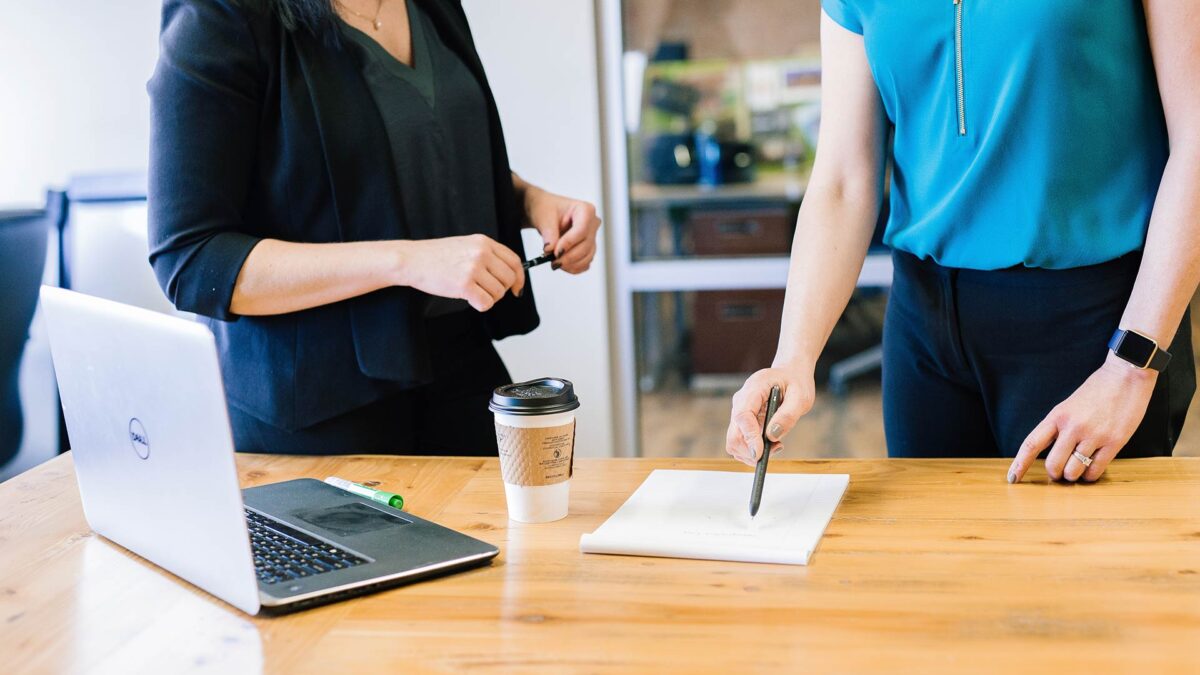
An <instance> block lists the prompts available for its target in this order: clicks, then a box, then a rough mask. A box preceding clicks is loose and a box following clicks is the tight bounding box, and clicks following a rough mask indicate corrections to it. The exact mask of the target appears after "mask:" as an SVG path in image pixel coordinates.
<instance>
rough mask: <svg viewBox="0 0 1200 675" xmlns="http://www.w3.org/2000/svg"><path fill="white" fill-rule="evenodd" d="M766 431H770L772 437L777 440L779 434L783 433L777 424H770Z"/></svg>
mask: <svg viewBox="0 0 1200 675" xmlns="http://www.w3.org/2000/svg"><path fill="white" fill-rule="evenodd" d="M768 431H769V432H770V434H771V437H772V438H774V439H775V440H779V435H780V434H782V433H783V427H781V426H779V425H778V424H772V425H771V428H770V429H769V430H768Z"/></svg>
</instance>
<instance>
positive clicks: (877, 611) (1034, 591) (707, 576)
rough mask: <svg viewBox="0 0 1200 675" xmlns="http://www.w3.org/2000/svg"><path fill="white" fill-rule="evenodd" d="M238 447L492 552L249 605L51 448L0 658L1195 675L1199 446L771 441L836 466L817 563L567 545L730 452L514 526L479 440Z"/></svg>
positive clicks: (25, 529)
mask: <svg viewBox="0 0 1200 675" xmlns="http://www.w3.org/2000/svg"><path fill="white" fill-rule="evenodd" d="M238 462H239V466H240V468H241V473H242V478H243V480H244V482H245V483H246V484H247V485H253V484H260V483H265V482H273V481H280V480H285V479H290V478H295V477H301V476H315V477H324V476H326V475H329V474H337V475H341V476H344V477H347V478H351V479H355V480H379V481H382V482H383V483H384V484H386V485H387V486H389V487H391V488H394V489H396V490H397V491H399V492H401V493H403V494H404V495H405V497H407V498H408V501H409V505H410V509H411V511H412V512H413V513H415V514H417V515H420V516H423V517H426V518H432V519H434V520H436V521H438V522H441V523H444V524H446V525H448V526H450V527H454V528H456V529H459V530H462V531H465V532H468V533H470V534H472V535H474V536H476V537H479V538H481V539H484V540H487V541H490V542H493V543H495V544H497V545H499V546H500V548H501V549H502V554H501V556H500V557H499V558H498V559H497V560H496V561H495V563H494V564H492V565H491V566H490V567H488V568H483V569H479V570H475V571H471V572H467V573H465V574H461V575H458V576H454V577H449V578H445V579H441V580H436V581H432V582H428V583H424V584H419V585H415V586H410V587H407V588H401V589H395V590H391V591H388V592H385V593H381V594H378V595H373V596H368V597H364V598H359V599H356V600H353V601H350V602H345V603H341V604H337V605H331V606H327V607H323V608H319V609H315V610H311V611H308V612H304V613H301V614H296V615H291V616H287V617H281V618H261V619H254V618H250V617H247V616H245V615H243V614H240V613H238V612H237V611H236V610H234V609H232V608H230V607H228V606H227V605H224V604H223V603H221V602H219V601H216V600H214V599H212V598H211V597H210V596H208V595H205V594H204V593H202V592H199V591H196V590H195V589H193V588H191V587H190V586H186V585H183V584H180V583H177V582H175V580H174V579H173V578H172V577H171V576H170V575H168V574H166V573H164V572H162V571H160V570H158V569H156V568H154V567H151V566H149V565H147V564H145V563H143V562H141V561H140V560H139V559H137V558H135V557H134V556H132V555H130V554H128V553H126V552H124V551H123V550H122V549H120V548H118V547H116V546H114V545H112V544H110V543H108V542H106V541H104V540H102V539H100V538H99V537H96V536H95V535H92V534H91V533H90V532H89V531H88V528H87V525H86V523H85V522H84V519H83V514H82V512H81V510H80V506H79V499H78V494H77V491H76V486H75V479H74V472H73V469H72V464H71V459H70V457H69V456H64V457H61V458H59V459H56V460H54V461H52V462H49V463H48V464H46V465H44V466H42V467H40V468H38V469H35V470H33V471H31V472H29V473H27V474H25V475H23V476H20V477H18V478H16V479H13V480H12V481H9V482H8V483H5V484H3V485H0V670H3V671H4V672H6V673H11V672H14V671H15V672H58V671H81V670H88V669H95V670H98V671H102V672H117V673H129V672H138V671H141V670H146V669H155V670H157V671H158V672H164V673H174V672H181V671H187V670H200V671H208V672H214V673H222V674H224V673H238V672H259V671H267V672H272V673H296V672H321V673H366V672H372V673H398V674H399V673H405V674H406V673H410V672H428V671H457V670H502V671H514V672H546V673H559V672H570V671H585V672H594V671H609V670H618V671H628V672H662V671H724V672H729V673H735V672H736V673H741V672H753V671H774V672H800V670H801V668H803V669H804V671H805V672H900V671H904V672H918V673H931V672H953V673H961V672H968V671H970V672H981V671H994V672H1031V671H1034V672H1036V671H1046V672H1057V673H1089V672H1092V673H1095V672H1128V673H1167V672H1180V673H1200V459H1183V458H1176V459H1149V460H1127V461H1124V462H1117V463H1116V464H1115V465H1114V466H1113V468H1111V469H1110V472H1109V474H1110V476H1109V477H1108V478H1106V479H1105V480H1103V481H1102V482H1101V483H1099V484H1096V485H1052V484H1047V483H1046V481H1045V480H1044V479H1040V478H1036V477H1035V479H1034V480H1033V481H1032V482H1029V483H1025V484H1020V485H1008V484H1006V483H1005V482H1004V471H1005V468H1006V463H1005V462H1001V461H990V460H961V461H960V460H956V461H927V460H907V461H905V460H840V461H804V462H786V461H778V462H773V463H772V465H771V466H772V469H773V470H777V471H796V472H800V471H803V472H812V473H827V472H828V473H849V474H850V475H851V479H850V489H849V491H848V492H847V494H846V498H845V500H844V501H843V503H842V505H841V506H840V507H839V509H838V511H837V515H836V516H835V518H834V520H833V522H832V523H831V524H830V526H829V530H828V531H827V533H826V535H825V539H824V541H823V543H822V544H821V547H820V549H818V551H817V553H816V554H815V555H814V556H813V559H812V564H811V565H809V566H808V567H790V566H782V565H747V564H731V563H721V562H707V561H696V560H667V559H652V558H633V557H614V556H597V555H582V554H580V553H579V551H578V542H579V535H580V534H581V533H583V532H590V531H592V530H594V529H595V528H596V527H597V526H598V525H599V524H600V523H601V522H602V521H603V520H604V519H605V518H606V517H607V516H608V515H609V514H610V513H611V512H612V511H613V510H614V509H616V508H617V506H619V505H620V504H621V503H622V501H624V499H625V498H626V496H627V495H628V494H629V493H630V492H631V491H632V490H633V489H634V488H635V487H636V486H637V485H638V484H639V483H640V482H641V481H642V479H643V478H644V477H645V476H646V474H647V473H648V472H649V471H650V470H651V469H654V468H665V467H674V468H689V469H725V470H735V465H734V464H733V463H732V462H721V461H698V460H624V459H622V460H584V461H580V462H578V464H577V466H576V474H575V479H574V484H573V486H572V495H571V516H570V517H568V518H567V519H565V520H562V521H559V522H557V523H550V524H545V525H520V524H515V523H509V522H508V520H507V519H506V517H505V512H504V506H503V499H504V496H503V489H502V487H501V483H500V475H499V470H498V466H497V464H496V462H495V460H478V459H415V458H380V457H351V458H296V457H286V458H285V457H264V456H241V457H239V458H238ZM1030 473H1031V474H1036V473H1038V472H1037V471H1031V472H1030Z"/></svg>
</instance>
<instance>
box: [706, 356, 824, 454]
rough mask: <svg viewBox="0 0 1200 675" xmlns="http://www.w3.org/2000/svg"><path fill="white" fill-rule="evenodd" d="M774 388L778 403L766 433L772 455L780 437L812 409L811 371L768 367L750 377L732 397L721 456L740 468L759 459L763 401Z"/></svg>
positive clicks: (813, 384) (812, 385)
mask: <svg viewBox="0 0 1200 675" xmlns="http://www.w3.org/2000/svg"><path fill="white" fill-rule="evenodd" d="M775 386H778V387H779V392H780V398H781V399H782V400H781V402H780V404H779V409H778V410H777V411H776V412H775V417H773V418H771V424H770V428H769V429H767V438H768V439H769V440H770V441H771V454H772V455H774V454H775V453H777V452H779V451H780V450H783V444H782V443H781V441H782V440H783V437H784V436H787V434H788V432H789V431H791V430H792V427H794V426H796V422H797V421H799V420H800V418H801V417H803V416H804V415H806V414H807V413H808V411H809V410H811V409H812V405H813V399H814V397H815V396H816V385H815V383H814V382H813V370H812V368H778V367H772V368H765V369H763V370H760V371H758V372H757V373H754V374H753V375H751V376H750V379H748V380H746V384H745V385H743V386H742V388H741V390H739V391H738V393H736V394H734V395H733V412H732V413H730V416H729V431H728V432H727V433H726V434H725V452H727V453H729V454H730V455H731V456H732V457H733V458H734V459H736V460H738V461H739V462H742V463H743V464H748V465H750V466H754V464H755V463H756V462H757V461H758V458H759V457H760V456H761V455H762V451H763V447H762V435H763V431H762V430H763V418H764V417H765V416H766V412H767V398H769V397H770V395H771V388H772V387H775Z"/></svg>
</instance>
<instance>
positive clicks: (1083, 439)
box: [1008, 352, 1158, 483]
mask: <svg viewBox="0 0 1200 675" xmlns="http://www.w3.org/2000/svg"><path fill="white" fill-rule="evenodd" d="M1157 379H1158V373H1157V372H1155V371H1153V370H1139V369H1137V368H1134V367H1132V366H1130V365H1129V364H1128V363H1126V362H1125V361H1123V360H1121V359H1120V358H1118V357H1116V356H1115V355H1113V354H1112V353H1111V352H1110V353H1109V355H1108V360H1106V361H1105V362H1104V365H1103V366H1101V367H1100V369H1099V370H1097V371H1096V372H1094V373H1092V375H1091V377H1089V378H1088V379H1087V381H1086V382H1084V383H1083V385H1081V386H1080V387H1079V388H1078V389H1076V390H1075V393H1074V394H1071V397H1070V398H1068V399H1067V400H1065V401H1063V402H1062V403H1060V404H1058V406H1056V407H1055V408H1054V410H1051V411H1050V414H1049V415H1047V416H1046V419H1044V420H1042V422H1041V424H1038V425H1037V427H1036V428H1035V429H1034V430H1033V432H1032V433H1030V434H1029V436H1028V437H1027V438H1026V439H1025V442H1024V443H1022V444H1021V449H1020V451H1018V452H1017V456H1016V459H1014V460H1013V463H1012V466H1011V467H1010V468H1009V470H1008V482H1010V483H1016V482H1018V481H1020V480H1021V477H1022V476H1024V475H1025V472H1026V470H1028V469H1029V467H1030V465H1032V464H1033V462H1034V461H1035V460H1036V459H1037V456H1038V454H1039V453H1041V451H1042V450H1045V449H1046V448H1048V447H1050V444H1051V443H1053V444H1054V447H1053V449H1051V450H1050V454H1049V455H1048V456H1047V457H1046V473H1047V474H1048V475H1049V476H1050V478H1051V479H1052V480H1065V481H1070V482H1075V481H1077V480H1080V479H1083V480H1084V481H1087V482H1089V483H1090V482H1092V481H1095V480H1098V479H1099V478H1100V476H1101V475H1102V474H1103V473H1104V469H1105V468H1107V467H1108V463H1109V462H1111V461H1112V460H1113V458H1114V457H1116V456H1117V453H1118V452H1120V451H1121V448H1123V447H1125V444H1126V443H1127V442H1129V439H1130V437H1131V436H1133V432H1134V431H1136V430H1137V428H1138V425H1139V424H1141V422H1142V418H1143V417H1144V416H1145V415H1146V407H1147V406H1149V405H1150V395H1151V394H1153V393H1154V383H1155V381H1156V380H1157ZM1075 451H1078V452H1079V453H1080V454H1082V455H1083V456H1085V457H1090V458H1091V459H1092V463H1091V466H1085V465H1084V463H1083V462H1081V461H1079V459H1078V458H1076V457H1074V456H1073V454H1072V453H1074V452H1075Z"/></svg>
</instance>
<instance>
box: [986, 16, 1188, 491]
mask: <svg viewBox="0 0 1200 675" xmlns="http://www.w3.org/2000/svg"><path fill="white" fill-rule="evenodd" d="M1145 7H1146V23H1147V28H1148V31H1149V34H1150V47H1151V51H1152V53H1153V55H1154V67H1155V71H1156V72H1157V74H1158V86H1159V91H1160V92H1161V95H1162V102H1163V109H1164V111H1165V112H1166V119H1167V132H1168V136H1169V138H1170V148H1171V154H1170V158H1169V159H1168V160H1167V166H1166V169H1165V171H1164V172H1163V177H1162V182H1161V183H1160V184H1159V188H1158V196H1157V198H1156V200H1155V202H1154V212H1153V215H1152V216H1151V218H1150V227H1149V230H1148V231H1147V233H1146V246H1145V251H1144V253H1143V255H1142V263H1141V267H1140V268H1139V269H1138V276H1137V281H1136V282H1135V283H1134V286H1133V293H1132V294H1131V296H1130V298H1129V303H1128V304H1127V305H1126V307H1125V313H1124V315H1123V316H1122V317H1121V326H1120V327H1121V328H1124V329H1127V330H1136V331H1137V332H1139V333H1142V334H1144V335H1147V336H1149V337H1151V338H1153V339H1154V340H1156V341H1157V342H1158V344H1159V345H1161V346H1162V347H1164V348H1165V347H1166V346H1167V345H1169V344H1171V340H1172V339H1174V337H1175V331H1176V329H1177V328H1178V327H1179V323H1180V321H1181V320H1182V318H1183V313H1184V311H1185V310H1186V309H1187V306H1188V303H1189V302H1190V301H1191V299H1192V295H1193V294H1194V293H1195V292H1196V286H1197V284H1198V283H1200V5H1197V4H1196V3H1194V2H1177V1H1175V0H1145ZM1098 104H1099V102H1098ZM1097 348H1098V349H1100V348H1102V346H1101V345H1097ZM1157 378H1158V373H1156V372H1155V371H1153V370H1138V369H1136V368H1132V367H1130V365H1129V364H1128V363H1126V362H1125V361H1122V360H1121V359H1119V358H1117V357H1115V356H1113V355H1112V354H1111V353H1110V354H1109V355H1108V360H1107V361H1106V362H1105V364H1104V366H1103V367H1101V368H1100V370H1098V371H1097V372H1096V373H1095V374H1093V375H1092V376H1091V377H1090V378H1088V380H1087V381H1086V382H1085V383H1084V384H1083V385H1082V386H1081V387H1080V388H1079V389H1078V390H1076V391H1075V393H1074V394H1072V395H1071V397H1070V398H1068V399H1067V400H1066V401H1064V402H1063V403H1062V404H1060V405H1059V406H1057V407H1056V408H1055V409H1054V410H1053V411H1051V413H1050V414H1049V415H1048V416H1047V417H1046V419H1045V420H1043V421H1042V422H1041V424H1039V425H1038V426H1037V428H1035V429H1034V430H1033V432H1032V433H1031V434H1030V435H1029V437H1028V438H1026V440H1025V442H1024V443H1022V444H1021V449H1020V451H1019V453H1018V454H1017V457H1016V459H1015V460H1013V464H1012V467H1011V469H1010V470H1009V481H1010V482H1015V481H1019V480H1021V477H1022V476H1024V475H1025V472H1026V471H1027V470H1028V469H1029V467H1030V465H1032V464H1033V462H1034V460H1036V459H1037V456H1038V454H1039V453H1040V452H1041V451H1042V450H1044V449H1046V447H1048V446H1050V444H1051V443H1053V444H1054V447H1053V449H1052V450H1051V451H1050V454H1049V456H1047V457H1046V472H1047V473H1048V474H1049V475H1050V477H1051V478H1053V479H1055V480H1058V479H1060V478H1065V479H1067V480H1072V481H1073V480H1078V479H1080V478H1082V479H1083V480H1086V481H1094V480H1097V479H1098V478H1100V476H1101V474H1103V473H1104V470H1105V468H1106V467H1107V466H1108V463H1109V462H1111V461H1112V459H1113V457H1115V456H1116V455H1117V453H1118V452H1120V451H1121V448H1123V447H1124V446H1125V444H1126V443H1127V442H1128V441H1129V439H1130V437H1132V436H1133V432H1134V431H1135V430H1136V429H1137V427H1138V425H1139V424H1141V421H1142V418H1143V417H1144V416H1145V414H1146V407H1147V406H1148V405H1149V403H1150V396H1151V394H1152V393H1153V391H1154V383H1155V381H1156V380H1157ZM1076 448H1079V449H1080V452H1082V453H1083V454H1084V455H1088V456H1091V457H1092V460H1093V461H1092V465H1091V466H1090V467H1087V468H1085V467H1084V466H1083V465H1082V464H1080V463H1079V462H1078V461H1069V460H1070V458H1071V453H1072V452H1073V451H1074V450H1075V449H1076ZM1093 452H1094V454H1093Z"/></svg>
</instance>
